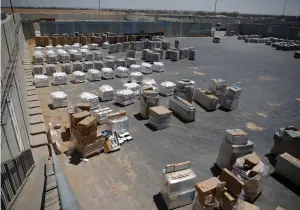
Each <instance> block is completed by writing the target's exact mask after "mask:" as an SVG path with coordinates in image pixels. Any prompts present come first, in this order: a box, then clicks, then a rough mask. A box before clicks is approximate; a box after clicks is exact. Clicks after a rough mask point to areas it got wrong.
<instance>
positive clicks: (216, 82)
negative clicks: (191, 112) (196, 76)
mask: <svg viewBox="0 0 300 210" xmlns="http://www.w3.org/2000/svg"><path fill="white" fill-rule="evenodd" d="M226 87H227V83H226V80H223V79H212V80H210V84H209V90H210V91H211V92H212V93H213V94H214V95H216V96H217V97H218V98H221V97H222V96H223V94H224V93H225V89H226Z"/></svg>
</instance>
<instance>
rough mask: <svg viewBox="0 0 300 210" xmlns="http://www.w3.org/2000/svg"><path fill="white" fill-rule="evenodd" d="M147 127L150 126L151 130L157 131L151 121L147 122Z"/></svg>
mask: <svg viewBox="0 0 300 210" xmlns="http://www.w3.org/2000/svg"><path fill="white" fill-rule="evenodd" d="M144 125H145V126H146V127H147V128H149V129H150V130H151V131H153V132H155V131H157V129H156V128H155V127H154V126H153V125H152V124H150V123H146V124H144Z"/></svg>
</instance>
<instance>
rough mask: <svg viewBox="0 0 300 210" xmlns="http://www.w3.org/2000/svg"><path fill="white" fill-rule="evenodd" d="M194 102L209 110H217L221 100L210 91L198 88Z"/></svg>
mask: <svg viewBox="0 0 300 210" xmlns="http://www.w3.org/2000/svg"><path fill="white" fill-rule="evenodd" d="M194 101H196V102H197V103H199V104H201V105H202V106H203V107H204V108H205V109H207V110H216V109H217V105H218V102H219V99H218V97H217V96H215V95H213V93H212V92H211V91H210V90H206V89H202V88H196V91H195V95H194Z"/></svg>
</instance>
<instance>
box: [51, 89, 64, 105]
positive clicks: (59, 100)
mask: <svg viewBox="0 0 300 210" xmlns="http://www.w3.org/2000/svg"><path fill="white" fill-rule="evenodd" d="M50 97H51V104H52V106H53V108H59V107H65V106H68V97H67V94H65V93H64V92H62V91H57V92H52V93H51V94H50Z"/></svg>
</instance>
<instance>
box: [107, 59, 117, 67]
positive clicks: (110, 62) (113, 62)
mask: <svg viewBox="0 0 300 210" xmlns="http://www.w3.org/2000/svg"><path fill="white" fill-rule="evenodd" d="M106 66H107V67H108V68H111V69H113V68H114V67H115V61H114V60H112V59H108V60H106Z"/></svg>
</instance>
